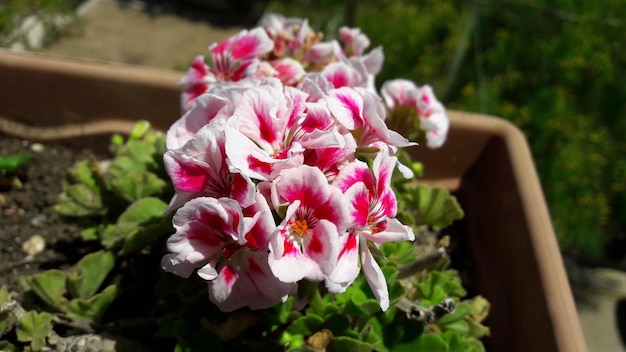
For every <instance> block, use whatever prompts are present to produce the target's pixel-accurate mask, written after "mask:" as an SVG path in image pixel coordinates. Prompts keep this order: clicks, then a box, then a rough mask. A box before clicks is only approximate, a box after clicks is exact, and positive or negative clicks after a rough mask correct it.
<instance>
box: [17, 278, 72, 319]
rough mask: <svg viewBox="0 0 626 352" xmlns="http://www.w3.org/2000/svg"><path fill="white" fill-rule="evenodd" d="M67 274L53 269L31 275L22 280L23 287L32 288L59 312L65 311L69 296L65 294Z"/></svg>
mask: <svg viewBox="0 0 626 352" xmlns="http://www.w3.org/2000/svg"><path fill="white" fill-rule="evenodd" d="M66 280H67V275H66V274H65V273H64V272H62V271H60V270H57V269H51V270H48V271H45V272H43V273H41V274H37V275H33V276H29V277H27V278H24V279H22V281H20V283H21V285H22V287H23V288H24V289H25V291H27V290H32V291H33V292H35V294H37V296H39V297H40V298H41V299H42V300H43V301H44V302H45V303H46V304H48V305H49V306H50V307H52V308H55V309H56V310H57V311H59V312H65V310H66V308H67V298H65V297H64V296H63V295H64V294H65V292H66Z"/></svg>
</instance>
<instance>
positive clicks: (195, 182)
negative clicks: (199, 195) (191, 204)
mask: <svg viewBox="0 0 626 352" xmlns="http://www.w3.org/2000/svg"><path fill="white" fill-rule="evenodd" d="M207 176H208V175H207V172H206V170H205V169H204V168H203V167H201V166H199V165H196V164H189V163H182V164H179V165H178V166H177V168H176V169H175V170H174V172H173V175H172V182H173V183H174V188H176V190H178V191H183V192H196V191H200V190H202V189H204V185H205V183H206V180H207Z"/></svg>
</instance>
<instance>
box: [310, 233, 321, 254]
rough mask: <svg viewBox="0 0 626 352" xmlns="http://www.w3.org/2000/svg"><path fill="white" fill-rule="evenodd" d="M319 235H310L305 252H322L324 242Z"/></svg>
mask: <svg viewBox="0 0 626 352" xmlns="http://www.w3.org/2000/svg"><path fill="white" fill-rule="evenodd" d="M319 237H320V236H319V235H317V236H316V235H315V234H314V235H313V236H312V237H311V242H309V246H308V247H307V252H311V253H323V252H324V243H322V241H321V240H320V238H319Z"/></svg>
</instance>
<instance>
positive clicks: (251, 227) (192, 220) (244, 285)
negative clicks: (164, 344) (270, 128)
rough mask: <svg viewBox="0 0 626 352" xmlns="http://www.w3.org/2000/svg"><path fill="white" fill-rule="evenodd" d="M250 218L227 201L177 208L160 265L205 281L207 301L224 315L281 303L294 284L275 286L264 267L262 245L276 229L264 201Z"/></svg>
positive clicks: (209, 200)
mask: <svg viewBox="0 0 626 352" xmlns="http://www.w3.org/2000/svg"><path fill="white" fill-rule="evenodd" d="M257 201H259V203H260V204H258V205H256V208H255V213H254V216H253V217H245V216H244V214H243V211H242V209H241V207H240V206H239V204H238V203H237V202H236V201H234V200H232V199H228V198H219V199H217V198H207V197H201V198H195V199H193V200H190V201H189V202H187V203H186V204H185V205H184V206H183V207H182V208H180V209H179V210H178V211H177V212H176V214H175V215H174V218H173V220H172V223H173V225H174V228H175V229H176V233H175V234H174V235H172V236H171V237H170V238H169V239H168V241H167V248H168V250H169V251H170V252H172V253H170V254H167V255H165V256H164V257H163V260H162V265H163V268H164V269H165V270H166V271H170V272H172V273H174V274H177V275H179V276H182V277H189V276H190V275H191V273H192V272H193V271H194V270H195V269H198V275H199V276H200V277H201V278H203V279H205V280H207V281H208V285H209V293H210V295H209V297H210V299H211V301H212V302H213V303H215V304H216V305H217V306H218V307H220V309H222V310H223V311H231V310H234V309H236V308H240V307H245V306H249V307H250V308H253V309H259V308H267V307H271V306H274V305H276V304H277V303H280V302H282V301H284V300H285V299H286V297H287V295H288V294H289V293H291V292H292V291H293V289H294V286H293V285H289V284H284V283H281V282H277V281H276V279H275V278H274V276H273V275H272V273H271V271H270V269H269V266H268V261H267V257H268V253H267V244H268V239H269V236H270V235H271V233H272V232H273V230H274V228H275V225H274V222H273V218H272V215H271V212H270V211H269V208H268V207H267V205H266V206H265V207H263V205H262V202H263V201H264V200H263V198H262V197H261V198H257Z"/></svg>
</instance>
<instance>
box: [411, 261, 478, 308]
mask: <svg viewBox="0 0 626 352" xmlns="http://www.w3.org/2000/svg"><path fill="white" fill-rule="evenodd" d="M416 288H417V289H418V290H419V292H420V293H421V294H422V297H423V298H424V300H428V302H423V304H425V305H430V304H437V303H439V302H441V301H442V300H444V299H446V298H449V297H463V296H465V295H466V292H465V289H464V288H463V286H462V285H461V279H460V278H459V276H458V273H457V272H456V271H454V270H446V271H444V272H440V271H431V272H429V273H428V275H425V276H423V277H421V278H420V281H419V282H418V283H417V284H416Z"/></svg>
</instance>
